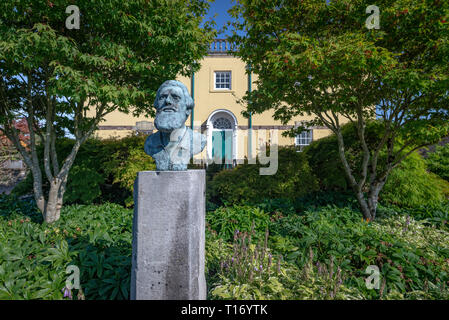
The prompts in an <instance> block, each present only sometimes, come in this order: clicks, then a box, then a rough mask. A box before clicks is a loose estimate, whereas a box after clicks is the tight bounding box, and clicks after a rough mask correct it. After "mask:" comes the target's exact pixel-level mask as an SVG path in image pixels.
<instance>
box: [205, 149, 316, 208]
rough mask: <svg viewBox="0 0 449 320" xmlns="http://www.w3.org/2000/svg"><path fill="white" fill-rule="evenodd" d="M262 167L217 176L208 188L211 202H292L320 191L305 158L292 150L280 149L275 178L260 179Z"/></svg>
mask: <svg viewBox="0 0 449 320" xmlns="http://www.w3.org/2000/svg"><path fill="white" fill-rule="evenodd" d="M260 167H261V165H260V164H247V163H246V164H242V165H238V166H236V167H235V168H233V169H232V170H223V171H220V172H219V173H217V174H216V175H215V176H214V178H213V179H212V181H211V183H210V185H209V186H208V188H210V194H211V200H212V201H213V202H216V203H218V204H221V203H225V204H233V203H257V202H260V201H261V200H263V199H276V198H282V199H291V200H293V199H295V198H297V197H300V196H303V195H305V194H308V193H310V192H313V191H316V190H317V189H318V184H317V181H316V179H315V177H314V175H313V174H312V173H311V170H310V168H309V165H308V163H307V159H306V157H305V155H304V154H303V153H301V152H296V149H295V148H293V147H281V148H279V153H278V170H277V172H276V173H275V174H274V175H260V174H259V168H260Z"/></svg>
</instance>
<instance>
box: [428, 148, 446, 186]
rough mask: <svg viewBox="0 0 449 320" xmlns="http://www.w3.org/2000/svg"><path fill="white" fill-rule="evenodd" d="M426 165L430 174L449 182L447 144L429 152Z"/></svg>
mask: <svg viewBox="0 0 449 320" xmlns="http://www.w3.org/2000/svg"><path fill="white" fill-rule="evenodd" d="M426 163H427V167H428V168H429V170H430V171H431V172H433V173H435V174H437V175H438V176H440V177H441V178H443V179H444V180H446V181H448V182H449V143H448V144H445V145H444V146H437V147H436V149H435V152H429V153H428V154H427V159H426Z"/></svg>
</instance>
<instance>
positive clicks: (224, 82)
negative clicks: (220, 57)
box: [214, 71, 231, 90]
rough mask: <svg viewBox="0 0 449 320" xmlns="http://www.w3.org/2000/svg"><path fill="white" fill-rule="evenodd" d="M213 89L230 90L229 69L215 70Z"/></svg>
mask: <svg viewBox="0 0 449 320" xmlns="http://www.w3.org/2000/svg"><path fill="white" fill-rule="evenodd" d="M214 83H215V85H214V89H215V90H231V71H215V81H214Z"/></svg>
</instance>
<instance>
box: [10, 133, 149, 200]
mask: <svg viewBox="0 0 449 320" xmlns="http://www.w3.org/2000/svg"><path fill="white" fill-rule="evenodd" d="M145 139H146V136H143V135H138V136H135V135H131V136H128V137H125V138H122V139H114V138H111V139H106V140H98V139H89V140H87V141H86V142H85V143H84V144H83V145H81V147H80V150H79V151H78V154H77V156H76V158H75V162H74V164H73V167H72V168H71V170H70V172H69V177H68V180H67V187H66V192H65V194H64V203H65V204H75V203H78V204H90V203H92V202H94V203H104V202H114V203H118V204H125V205H127V206H131V205H132V204H133V197H132V194H133V183H134V180H135V178H136V176H137V172H138V171H144V170H154V169H155V168H156V166H155V163H154V160H153V159H152V158H151V157H150V156H148V155H146V154H145V152H144V149H143V146H144V142H145ZM73 144H74V141H73V140H71V139H67V138H64V139H60V140H58V141H57V144H56V149H57V154H58V156H59V158H60V159H63V158H65V157H66V156H67V155H68V154H69V153H70V150H71V149H72V147H73ZM38 154H39V156H40V157H42V156H43V147H42V146H39V148H38ZM41 170H43V168H41ZM43 187H44V192H47V191H48V182H47V181H46V179H44V186H43ZM32 188H33V180H32V176H31V173H30V174H28V176H27V177H26V179H25V180H23V181H22V182H21V183H19V184H18V185H17V186H16V187H15V188H14V190H13V193H14V194H16V195H24V194H28V193H32Z"/></svg>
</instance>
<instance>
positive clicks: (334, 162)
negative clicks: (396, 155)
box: [304, 121, 449, 206]
mask: <svg viewBox="0 0 449 320" xmlns="http://www.w3.org/2000/svg"><path fill="white" fill-rule="evenodd" d="M379 130H381V128H380V126H379V124H378V122H376V121H371V122H368V123H367V126H366V133H365V134H366V140H367V144H368V146H374V145H376V144H377V143H378V138H377V137H378V136H379ZM342 133H343V138H344V141H345V149H346V157H347V159H348V163H349V164H350V166H351V168H360V164H361V161H362V152H361V150H362V148H361V146H360V143H359V141H358V136H357V132H356V129H355V127H354V125H353V124H351V123H348V124H346V125H344V126H343V127H342ZM337 146H338V143H337V138H336V136H335V135H331V136H328V137H325V138H322V139H320V140H316V141H313V142H312V143H311V144H310V145H309V146H308V147H306V148H305V149H304V152H305V153H306V154H307V157H308V160H309V163H310V166H311V168H312V171H313V173H314V174H315V175H316V176H317V178H318V181H319V185H320V189H321V190H324V191H329V190H331V191H337V192H350V191H351V188H350V186H349V184H348V182H347V180H346V176H345V173H344V171H343V167H342V164H341V161H340V157H339V154H338V149H337ZM371 148H372V147H370V149H371ZM382 157H385V154H383V153H381V155H380V159H382ZM380 162H382V161H380ZM381 166H382V164H381V163H380V164H379V168H381ZM357 172H358V170H355V171H354V175H355V177H356V179H357V180H358V179H359V177H357ZM448 193H449V185H448V184H446V183H444V181H442V180H441V179H439V178H438V177H437V176H436V175H434V174H431V173H428V172H427V167H426V164H425V160H424V159H423V158H421V157H420V156H419V155H418V154H417V153H413V154H412V155H410V156H409V157H407V158H406V159H405V160H404V161H402V162H401V164H400V165H399V166H398V167H396V168H395V169H393V170H392V172H391V174H390V176H389V177H388V179H387V182H386V184H385V186H384V188H383V190H382V191H381V193H380V195H379V198H380V199H381V200H382V201H385V202H388V203H390V204H395V205H398V206H414V205H422V204H426V205H431V204H437V203H438V202H441V201H443V200H444V199H445V195H446V194H448Z"/></svg>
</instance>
